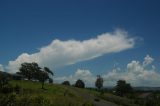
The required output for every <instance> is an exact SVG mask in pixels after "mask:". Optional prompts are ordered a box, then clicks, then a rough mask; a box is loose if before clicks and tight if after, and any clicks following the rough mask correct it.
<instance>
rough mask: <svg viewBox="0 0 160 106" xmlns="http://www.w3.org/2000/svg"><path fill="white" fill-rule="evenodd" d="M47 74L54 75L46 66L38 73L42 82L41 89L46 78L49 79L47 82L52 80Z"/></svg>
mask: <svg viewBox="0 0 160 106" xmlns="http://www.w3.org/2000/svg"><path fill="white" fill-rule="evenodd" d="M49 74H51V75H54V74H53V72H52V71H51V70H50V69H49V68H47V67H44V69H43V70H41V71H40V72H39V73H38V76H39V78H38V79H39V81H40V82H41V83H42V89H44V83H45V81H46V80H49V82H53V80H52V79H51V78H50V77H49Z"/></svg>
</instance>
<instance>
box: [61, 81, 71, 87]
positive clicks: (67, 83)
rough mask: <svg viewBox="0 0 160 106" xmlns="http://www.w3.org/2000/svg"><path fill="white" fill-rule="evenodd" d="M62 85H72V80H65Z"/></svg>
mask: <svg viewBox="0 0 160 106" xmlns="http://www.w3.org/2000/svg"><path fill="white" fill-rule="evenodd" d="M62 85H68V86H70V82H69V81H64V82H62Z"/></svg>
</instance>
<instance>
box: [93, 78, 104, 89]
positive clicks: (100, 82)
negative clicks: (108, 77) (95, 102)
mask: <svg viewBox="0 0 160 106" xmlns="http://www.w3.org/2000/svg"><path fill="white" fill-rule="evenodd" d="M95 86H96V87H97V88H98V89H99V90H100V89H101V88H102V87H103V78H102V77H101V76H100V75H97V80H96V82H95Z"/></svg>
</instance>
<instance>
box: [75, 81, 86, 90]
mask: <svg viewBox="0 0 160 106" xmlns="http://www.w3.org/2000/svg"><path fill="white" fill-rule="evenodd" d="M75 87H78V88H85V84H84V82H83V81H82V80H80V79H78V80H77V81H76V83H75Z"/></svg>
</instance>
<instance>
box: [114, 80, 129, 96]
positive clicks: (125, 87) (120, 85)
mask: <svg viewBox="0 0 160 106" xmlns="http://www.w3.org/2000/svg"><path fill="white" fill-rule="evenodd" d="M131 91H132V87H131V85H130V84H128V83H126V81H125V80H119V81H117V85H116V94H117V95H119V96H124V94H126V93H130V92H131Z"/></svg>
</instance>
